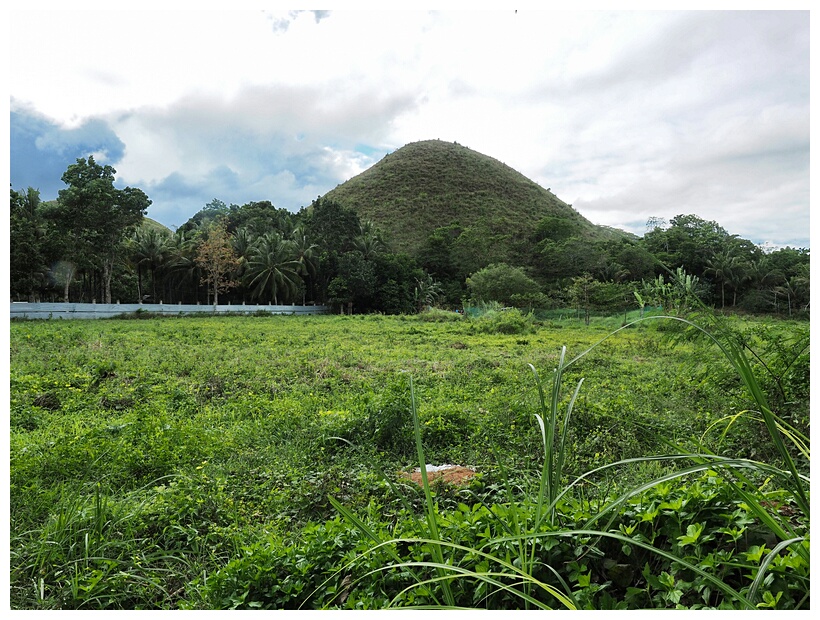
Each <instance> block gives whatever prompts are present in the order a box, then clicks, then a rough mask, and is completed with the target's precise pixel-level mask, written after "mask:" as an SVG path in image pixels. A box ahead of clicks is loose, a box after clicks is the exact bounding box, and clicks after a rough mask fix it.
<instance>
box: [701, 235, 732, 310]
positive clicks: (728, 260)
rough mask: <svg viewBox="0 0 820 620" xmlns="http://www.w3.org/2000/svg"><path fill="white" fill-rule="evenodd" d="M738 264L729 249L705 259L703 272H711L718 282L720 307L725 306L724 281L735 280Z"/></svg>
mask: <svg viewBox="0 0 820 620" xmlns="http://www.w3.org/2000/svg"><path fill="white" fill-rule="evenodd" d="M739 269H740V264H739V261H738V257H737V256H735V255H734V254H733V253H732V251H731V250H729V249H724V250H722V251H720V252H718V253H716V254H715V255H714V256H712V258H710V259H708V260H707V261H706V269H705V270H704V273H711V274H713V275H714V276H715V278H716V279H717V280H718V282H720V307H721V308H725V307H726V283H727V282H734V281H735V280H736V272H737V271H739Z"/></svg>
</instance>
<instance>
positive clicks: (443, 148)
mask: <svg viewBox="0 0 820 620" xmlns="http://www.w3.org/2000/svg"><path fill="white" fill-rule="evenodd" d="M324 198H326V199H330V200H334V201H336V202H338V203H339V204H341V205H343V206H345V207H348V208H351V209H353V210H355V211H356V213H357V214H358V215H359V217H360V218H362V219H369V220H372V221H373V222H374V223H375V224H377V225H378V226H379V227H380V228H381V229H382V230H384V231H385V232H387V233H388V238H389V241H390V246H391V248H392V249H393V251H397V252H400V251H404V252H408V253H410V254H415V253H416V252H417V251H418V249H419V248H420V247H421V245H422V244H423V242H424V241H425V239H427V237H428V236H429V235H430V234H431V233H432V232H433V231H434V230H435V229H437V228H440V227H445V226H449V225H450V224H453V223H457V224H459V225H460V226H461V227H463V228H465V229H466V228H473V227H476V226H478V227H480V228H481V229H484V230H486V232H488V233H490V234H491V235H493V236H498V235H500V236H504V237H506V238H509V239H519V240H520V239H522V238H528V237H529V236H530V235H531V234H532V232H533V231H534V230H535V228H536V226H537V224H538V223H539V222H540V221H541V220H542V219H543V218H545V217H553V218H558V219H560V220H566V221H567V223H572V224H573V225H574V226H573V228H579V229H581V230H582V231H583V232H584V234H585V235H589V236H590V237H601V236H607V237H611V236H612V235H613V233H612V231H611V230H610V231H608V232H607V231H605V230H604V229H602V228H599V227H598V226H595V225H593V224H592V223H591V222H589V221H588V220H586V219H585V218H584V217H582V216H581V215H580V214H579V213H578V212H577V211H575V210H574V209H573V208H572V207H571V206H570V205H568V204H567V203H565V202H564V201H562V200H561V199H559V198H558V197H557V196H556V195H555V194H553V193H552V192H550V191H549V189H544V188H543V187H541V186H540V185H538V184H537V183H535V182H534V181H531V180H530V179H528V178H527V177H525V176H524V175H522V174H521V173H519V172H517V171H515V170H513V169H512V168H510V167H509V166H507V165H506V164H504V163H502V162H500V161H498V160H497V159H494V158H492V157H488V156H487V155H482V154H481V153H478V152H476V151H473V150H471V149H469V148H468V147H466V146H461V145H460V144H458V143H450V142H443V141H441V140H425V141H421V142H413V143H410V144H407V145H405V146H403V147H402V148H400V149H398V150H396V151H394V152H393V153H390V154H389V155H386V156H385V157H384V158H383V159H382V160H381V161H380V162H378V163H377V164H375V165H374V166H372V167H371V168H369V169H367V170H365V171H364V172H362V173H361V174H359V175H357V176H355V177H353V178H352V179H350V180H348V181H346V182H344V183H342V184H341V185H339V186H337V187H336V188H335V189H333V190H331V191H330V192H328V193H327V194H326V195H325V196H324ZM624 234H626V233H624Z"/></svg>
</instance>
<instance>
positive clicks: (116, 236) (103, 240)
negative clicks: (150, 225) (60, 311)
mask: <svg viewBox="0 0 820 620" xmlns="http://www.w3.org/2000/svg"><path fill="white" fill-rule="evenodd" d="M116 172H117V171H116V170H114V168H112V167H111V166H101V165H99V164H97V163H96V162H95V161H94V157H89V158H88V160H85V159H78V160H77V163H76V164H72V165H70V166H69V167H68V169H67V170H66V171H65V173H64V174H63V176H62V181H63V183H65V184H66V185H68V187H67V188H66V189H61V190H60V191H59V193H58V199H57V202H58V208H56V209H54V211H53V216H54V218H55V221H56V223H57V224H58V227H59V230H60V231H61V233H62V234H63V235H64V236H65V239H66V244H65V247H66V258H67V264H68V274H67V277H66V282H65V295H64V298H65V301H68V298H69V288H70V285H71V281H72V279H73V276H74V273H76V270H77V269H78V268H80V267H87V268H92V269H99V270H101V272H102V285H103V301H104V303H111V276H112V273H113V267H114V259H115V253H116V251H117V249H118V248H119V247H120V242H121V241H122V239H123V238H124V236H125V235H126V234H127V233H128V232H129V231H130V230H133V229H134V228H135V227H136V226H137V224H139V223H140V222H141V221H142V218H143V216H144V215H145V212H146V210H147V209H148V207H149V206H150V204H151V201H150V200H149V199H148V197H147V196H146V195H145V193H144V192H143V191H142V190H140V189H136V188H131V187H126V188H125V189H122V190H119V189H116V188H115V187H114V175H115V174H116Z"/></svg>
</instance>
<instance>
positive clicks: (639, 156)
mask: <svg viewBox="0 0 820 620" xmlns="http://www.w3.org/2000/svg"><path fill="white" fill-rule="evenodd" d="M12 4H13V6H12V8H11V10H10V11H9V13H8V16H9V20H8V21H9V23H8V33H9V43H10V59H9V60H10V62H9V66H10V70H9V78H8V83H9V87H10V104H9V106H10V109H9V112H10V125H9V146H10V150H9V153H10V161H9V174H10V184H11V187H12V188H14V189H17V190H24V189H26V188H27V187H34V188H35V189H39V190H40V195H41V198H42V199H43V200H51V199H54V198H56V197H57V192H58V191H59V190H60V189H62V188H64V187H65V185H64V184H63V183H62V181H61V180H60V177H61V176H62V174H63V172H65V170H66V168H67V167H68V165H70V164H72V163H74V162H75V161H76V159H77V158H79V157H87V156H89V155H93V156H94V158H95V160H96V161H97V162H98V163H103V164H110V165H112V166H113V167H114V168H115V169H116V171H117V174H116V178H117V185H118V186H119V187H124V186H126V185H127V186H131V187H139V188H140V189H142V190H143V191H144V192H145V193H146V194H147V195H148V197H149V198H150V199H151V200H152V205H151V206H150V207H149V209H148V216H149V217H151V218H152V219H155V220H157V221H159V222H161V223H162V224H164V225H166V226H168V227H169V228H171V229H174V228H175V227H178V226H181V225H182V224H184V223H185V222H186V221H187V220H188V219H189V218H190V217H191V216H192V215H194V214H195V213H196V212H197V211H199V210H200V209H201V208H203V207H204V206H205V205H206V204H208V203H209V202H211V201H212V200H214V199H218V200H221V201H222V202H224V203H226V204H237V205H242V204H246V203H248V202H251V201H259V200H269V201H271V202H272V203H273V204H274V205H275V206H277V207H284V208H286V209H288V210H291V211H298V210H299V209H300V208H301V207H303V206H307V205H309V204H310V203H311V201H312V200H314V199H315V198H317V197H318V196H321V195H324V194H325V193H326V192H328V191H329V190H331V189H333V188H334V187H336V186H337V185H338V184H340V183H343V182H344V181H346V180H347V179H349V178H351V177H353V176H355V175H356V174H359V173H360V172H363V171H364V170H366V169H367V168H369V167H370V166H372V165H374V164H375V163H377V162H378V161H379V160H380V159H381V158H382V157H384V156H385V155H386V154H388V153H391V152H393V151H395V150H396V149H398V148H400V147H402V146H403V145H405V144H408V143H411V142H416V141H419V140H428V139H441V140H445V141H454V142H458V143H459V144H461V145H464V146H467V147H469V148H471V149H473V150H475V151H478V152H480V153H483V154H485V155H489V156H491V157H494V158H496V159H498V160H499V161H502V162H504V163H506V164H507V165H509V166H511V167H512V168H514V169H516V170H518V171H519V172H521V173H522V174H524V175H525V176H527V177H528V178H530V179H532V180H533V181H535V182H536V183H538V184H539V185H541V186H542V187H544V188H550V189H551V191H552V193H554V194H555V195H556V196H558V197H559V198H560V199H561V200H563V201H565V202H567V203H569V204H571V205H572V206H573V208H574V209H576V210H577V211H578V212H579V213H580V214H581V215H583V216H584V217H586V218H587V219H588V220H590V221H592V222H593V223H595V224H602V225H606V226H612V227H616V228H621V229H623V230H627V231H629V232H633V233H636V234H638V235H642V234H644V232H646V225H647V220H648V219H649V218H664V219H666V220H667V221H668V220H671V219H672V218H673V217H675V216H676V215H679V214H695V215H698V216H699V217H701V218H703V219H705V220H712V221H716V222H717V223H718V224H720V225H721V226H722V227H723V228H725V229H726V230H727V231H728V232H729V233H731V234H736V235H739V236H740V237H742V238H745V239H750V240H751V241H753V242H755V243H757V244H761V245H765V246H767V247H783V246H787V245H790V246H792V247H810V234H809V179H810V165H809V141H810V125H809V119H810V114H809V110H810V106H809V104H810V89H809V81H810V80H809V78H810V71H809V60H810V53H809V43H810V37H809V12H808V10H796V11H795V10H790V11H712V10H707V11H682V12H678V11H660V12H647V11H643V10H630V11H623V10H619V11H600V10H582V11H577V12H575V11H554V10H535V9H531V8H527V5H526V4H519V5H518V6H519V7H520V8H519V9H517V10H515V9H489V8H480V9H471V10H454V9H453V10H450V9H451V8H452V7H454V8H458V7H463V6H470V5H469V4H467V3H451V4H449V5H448V3H439V4H440V6H445V8H447V10H435V11H432V10H398V9H396V10H387V11H378V10H374V9H373V8H361V7H358V6H356V5H355V4H351V6H345V4H344V3H341V6H342V8H341V9H339V10H333V11H311V10H299V9H290V10H262V9H261V6H262V5H261V4H258V3H253V2H243V1H242V0H234V2H232V3H230V5H228V4H226V3H221V6H222V7H225V6H230V7H233V8H232V9H231V10H226V9H224V8H220V4H218V3H203V4H202V5H201V6H203V7H207V8H201V9H197V10H190V9H186V10H175V9H180V8H182V7H183V6H184V5H183V4H179V3H176V2H175V1H174V0H167V1H166V2H162V3H158V2H152V1H150V0H146V1H144V2H142V3H141V4H140V5H139V6H140V7H142V9H141V10H138V11H137V10H127V9H122V10H110V9H109V8H108V7H110V4H112V3H96V2H91V3H88V5H87V6H86V5H84V3H82V2H72V3H71V6H72V7H74V8H72V9H68V10H66V9H61V8H59V7H61V6H64V5H65V3H59V4H58V3H52V4H53V6H50V7H49V10H37V9H41V8H43V7H44V6H46V5H48V4H49V3H40V2H37V0H30V1H29V2H27V3H25V4H22V3H20V2H17V1H16V0H14V1H13V2H12ZM257 4H258V5H257ZM265 4H266V5H267V6H268V7H275V6H276V3H274V2H267V3H265ZM582 5H583V3H581V4H578V5H577V6H579V7H580V6H582ZM286 6H287V5H286ZM289 6H294V5H293V4H291V5H289ZM391 6H401V3H397V4H393V3H391ZM473 6H475V5H473ZM478 6H481V5H478ZM804 8H805V7H804Z"/></svg>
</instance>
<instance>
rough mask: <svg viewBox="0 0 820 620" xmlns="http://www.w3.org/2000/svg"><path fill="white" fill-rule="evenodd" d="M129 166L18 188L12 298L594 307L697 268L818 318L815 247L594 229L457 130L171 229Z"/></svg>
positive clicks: (683, 226) (668, 226) (690, 219)
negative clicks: (49, 190)
mask: <svg viewBox="0 0 820 620" xmlns="http://www.w3.org/2000/svg"><path fill="white" fill-rule="evenodd" d="M114 173H115V171H114V170H113V169H112V168H111V167H110V166H99V165H98V164H96V163H95V162H94V160H93V158H92V157H89V158H88V160H87V161H86V160H77V163H76V164H72V165H71V166H69V168H68V170H67V171H66V174H65V175H64V176H63V180H64V181H65V183H66V184H67V186H68V187H67V189H65V190H63V191H61V193H60V196H59V198H58V200H56V201H54V202H48V203H41V202H40V199H39V194H38V192H37V191H36V190H35V189H33V188H28V189H27V190H26V191H20V192H18V191H15V190H13V189H12V190H11V199H10V245H11V263H10V268H11V269H10V273H11V278H10V285H11V291H10V293H11V298H12V299H13V300H16V301H24V300H27V301H60V300H69V301H85V302H89V301H95V300H96V301H109V300H113V301H116V300H120V301H122V302H136V301H144V302H149V303H157V302H165V303H178V302H182V303H197V302H198V303H204V304H207V303H213V302H214V301H220V302H222V303H241V302H243V301H246V302H250V301H256V302H260V303H267V302H271V303H278V304H281V303H284V304H292V303H316V304H327V305H330V306H332V307H333V311H334V312H339V311H343V312H354V313H366V312H381V313H385V314H399V313H405V312H414V311H417V310H419V309H423V308H424V307H427V306H429V305H433V304H432V303H430V302H431V301H432V302H434V303H435V304H436V305H439V306H441V307H445V308H449V309H464V307H465V306H470V305H474V304H476V303H489V302H499V303H502V304H504V305H511V306H515V307H518V308H524V309H538V310H549V309H553V308H566V307H569V306H572V307H574V308H575V309H576V311H577V312H578V314H579V316H581V315H583V316H584V317H587V318H588V317H589V316H591V315H592V314H596V313H598V314H612V313H615V312H620V311H623V310H624V309H625V308H627V307H628V306H629V305H630V304H632V302H633V300H634V298H633V292H634V291H636V290H642V289H644V288H645V287H646V286H649V287H653V286H655V285H656V283H657V282H658V278H659V277H663V278H664V279H665V282H666V283H669V281H670V279H674V278H675V277H676V276H677V275H678V274H680V273H684V274H685V275H686V276H689V277H692V278H696V279H697V282H698V290H697V295H698V297H699V299H700V300H701V301H703V302H705V303H706V304H707V305H710V306H713V307H717V308H720V309H722V310H723V309H731V310H733V311H734V310H740V311H744V312H747V313H755V314H776V315H781V316H787V317H800V316H806V315H807V309H808V304H809V293H810V286H809V282H810V278H809V275H810V274H809V251H808V249H804V248H788V247H787V248H781V249H778V250H775V251H764V249H763V248H761V247H758V246H756V245H755V244H753V243H752V242H751V241H748V240H745V239H741V238H739V237H738V236H737V235H732V234H729V233H728V232H727V231H726V230H725V229H724V228H722V227H721V226H720V225H719V224H718V223H717V222H713V221H706V220H703V219H701V218H700V217H698V216H697V215H694V214H689V215H678V216H676V217H674V218H672V219H671V220H670V221H669V222H666V221H664V220H661V219H659V218H651V219H650V221H649V222H647V232H646V234H645V235H644V236H643V237H642V238H638V237H636V236H634V235H630V234H627V233H624V232H622V231H615V230H612V229H606V228H604V227H599V226H594V225H593V224H591V223H590V222H588V221H587V220H586V219H584V218H583V217H582V216H581V215H580V214H579V213H577V212H576V211H575V210H573V209H572V207H571V205H567V204H566V203H564V202H562V201H561V200H560V199H558V198H557V197H556V196H555V195H554V194H552V193H551V192H550V191H549V190H545V189H544V188H541V187H539V186H538V185H537V184H535V183H534V182H532V181H530V180H529V179H527V178H525V177H524V176H522V175H521V174H519V173H517V172H516V171H514V170H512V169H511V168H509V167H508V166H506V165H504V164H503V163H502V162H499V161H497V160H495V159H493V158H491V157H487V156H485V155H482V154H480V153H476V152H475V151H472V150H470V149H468V148H466V147H463V146H461V145H458V144H450V143H446V142H441V141H437V140H432V141H424V142H418V143H413V144H409V145H406V146H405V147H403V148H401V149H398V150H397V151H395V152H394V153H391V154H390V155H388V156H386V157H385V158H384V159H383V160H382V161H380V162H378V163H377V164H376V165H374V166H373V167H371V168H370V169H368V170H367V171H365V172H364V173H362V174H360V175H358V176H356V177H354V178H353V179H350V180H349V181H347V182H346V183H343V184H341V185H340V186H338V187H337V188H335V189H334V190H332V191H330V192H328V194H326V195H325V196H324V197H318V198H317V199H316V200H315V201H313V202H312V203H311V204H310V205H309V206H307V207H305V208H303V209H301V210H300V211H299V212H298V213H291V212H289V211H287V210H285V209H279V208H276V207H275V206H274V205H273V204H272V203H271V202H269V201H258V202H251V203H247V204H245V205H241V206H240V205H235V204H230V205H228V204H226V203H224V202H222V201H221V200H218V199H214V200H213V201H211V202H210V203H209V204H207V205H205V206H204V207H203V208H202V209H201V210H200V211H199V212H198V213H196V214H195V215H194V216H192V217H191V218H190V220H188V221H187V222H186V223H185V224H183V225H182V226H180V227H179V229H177V230H176V231H175V232H173V233H172V232H171V231H170V230H168V229H165V228H164V227H162V226H160V225H158V224H156V222H152V221H150V220H147V219H146V218H143V217H142V216H143V214H144V213H145V210H146V209H147V207H148V205H149V204H150V200H148V198H147V196H145V195H144V194H143V193H142V192H141V191H140V190H138V189H132V188H126V189H125V190H116V189H114V186H113V180H114V177H113V175H114ZM140 222H142V223H140ZM217 249H218V250H219V251H218V252H217ZM217 256H221V258H219V260H217V258H216V257H217ZM219 265H224V268H223V267H219ZM500 265H506V266H507V268H508V269H509V274H508V275H509V276H510V277H511V278H513V279H514V281H513V280H510V284H509V286H501V285H500V284H501V282H500V279H499V278H501V277H503V274H501V273H500V272H499V271H498V269H499V266H500ZM217 267H219V268H217ZM681 270H682V271H681ZM468 280H469V281H470V282H471V283H472V285H468ZM426 284H429V285H430V286H426ZM431 287H432V288H431ZM430 290H434V291H435V295H434V296H433V298H430V296H429V294H428V293H429V291H430ZM425 298H426V301H425ZM647 303H649V301H648V299H647Z"/></svg>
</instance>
